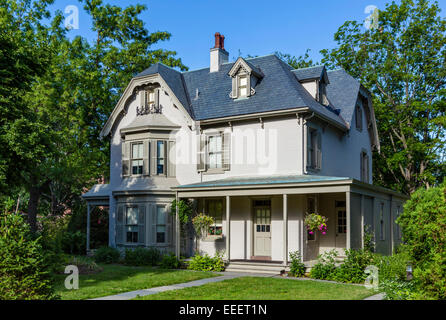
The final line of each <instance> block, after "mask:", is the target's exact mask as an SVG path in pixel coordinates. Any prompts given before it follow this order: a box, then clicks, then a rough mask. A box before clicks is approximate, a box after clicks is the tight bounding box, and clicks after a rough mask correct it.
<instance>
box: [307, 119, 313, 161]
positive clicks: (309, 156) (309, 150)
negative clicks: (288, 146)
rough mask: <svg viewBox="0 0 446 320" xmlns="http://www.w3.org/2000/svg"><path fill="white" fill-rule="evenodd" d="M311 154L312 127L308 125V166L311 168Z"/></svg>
mask: <svg viewBox="0 0 446 320" xmlns="http://www.w3.org/2000/svg"><path fill="white" fill-rule="evenodd" d="M311 156H312V154H311V133H310V128H308V127H307V168H311V166H312V159H311Z"/></svg>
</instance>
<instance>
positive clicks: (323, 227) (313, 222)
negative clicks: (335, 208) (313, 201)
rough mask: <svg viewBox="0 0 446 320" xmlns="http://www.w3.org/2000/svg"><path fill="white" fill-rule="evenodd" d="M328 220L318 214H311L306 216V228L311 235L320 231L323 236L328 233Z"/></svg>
mask: <svg viewBox="0 0 446 320" xmlns="http://www.w3.org/2000/svg"><path fill="white" fill-rule="evenodd" d="M327 220H328V219H327V218H326V217H324V216H322V215H320V214H317V213H309V214H307V215H306V216H305V220H304V223H305V226H306V227H307V230H308V233H309V234H314V233H315V232H316V231H320V232H321V233H322V234H326V233H327Z"/></svg>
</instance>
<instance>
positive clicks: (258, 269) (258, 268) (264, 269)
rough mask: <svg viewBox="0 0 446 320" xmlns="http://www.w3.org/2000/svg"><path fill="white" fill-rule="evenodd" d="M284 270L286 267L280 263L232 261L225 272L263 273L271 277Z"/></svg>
mask: <svg viewBox="0 0 446 320" xmlns="http://www.w3.org/2000/svg"><path fill="white" fill-rule="evenodd" d="M287 269H288V268H287ZM284 270H285V266H283V265H282V264H280V263H271V262H254V261H246V262H245V261H240V262H239V261H231V262H230V263H229V265H228V266H227V267H226V269H225V271H229V272H246V273H263V274H271V275H278V274H280V273H281V272H283V271H284Z"/></svg>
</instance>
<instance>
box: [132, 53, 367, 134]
mask: <svg viewBox="0 0 446 320" xmlns="http://www.w3.org/2000/svg"><path fill="white" fill-rule="evenodd" d="M245 61H246V62H247V63H248V64H249V65H250V67H251V66H252V67H253V68H255V69H256V71H260V72H261V73H262V74H263V78H262V79H261V80H260V81H259V82H258V83H257V84H256V86H255V88H254V89H255V91H256V93H255V94H254V95H253V96H251V97H249V98H245V99H235V100H234V99H232V98H230V97H229V94H230V92H231V90H232V81H231V78H230V76H229V75H228V72H229V70H230V69H231V68H232V66H233V64H234V62H228V63H224V64H223V65H222V66H221V68H220V71H218V72H212V73H211V72H209V68H204V69H199V70H194V71H187V72H179V71H177V70H174V69H172V68H170V67H167V66H165V65H163V64H160V63H157V64H154V65H152V66H151V67H150V68H148V69H146V70H144V71H143V72H141V73H139V74H138V75H136V77H142V76H146V75H151V74H156V73H159V74H160V75H161V77H162V78H163V79H164V80H165V81H166V82H167V84H168V85H169V86H170V88H171V89H172V91H173V92H174V94H175V95H176V96H177V98H178V100H179V101H180V102H181V103H182V104H183V106H184V107H185V108H186V110H187V111H188V112H189V114H190V116H191V117H192V119H194V120H207V119H214V118H221V117H229V116H238V115H247V114H252V113H260V112H268V111H279V110H286V109H299V108H304V107H308V108H309V109H310V110H311V111H313V112H316V113H318V114H320V115H323V116H324V117H326V118H328V119H330V120H332V121H334V122H336V123H338V124H339V125H340V126H342V127H348V124H347V123H346V121H345V120H347V122H350V119H351V115H352V114H353V110H354V103H353V104H352V103H351V100H352V99H353V98H352V97H357V94H358V90H359V82H358V81H356V80H355V79H354V78H352V77H350V76H348V74H346V72H345V71H343V72H344V73H345V75H344V74H341V73H339V72H338V70H336V71H332V72H328V73H327V74H328V76H329V82H330V84H329V85H328V86H327V97H328V100H329V101H330V106H328V107H327V106H324V105H322V104H320V103H319V102H317V101H316V100H315V99H314V98H313V97H312V96H311V95H310V94H309V93H308V92H307V91H306V90H305V89H304V88H303V86H302V85H301V84H300V83H299V81H298V79H299V80H301V79H309V78H310V77H313V78H314V77H317V76H316V75H319V77H320V76H321V75H322V72H323V70H324V69H325V67H324V66H317V67H312V68H305V69H298V70H293V69H292V68H291V67H290V66H289V65H288V64H286V63H285V62H283V61H282V60H281V59H280V58H278V57H277V56H276V55H267V56H263V57H256V58H249V59H245ZM330 75H331V76H330ZM197 89H198V97H197ZM355 102H356V100H355ZM335 109H341V113H340V115H339V114H338V113H337V112H335ZM350 109H351V110H350ZM344 116H346V117H344ZM344 119H345V120H344Z"/></svg>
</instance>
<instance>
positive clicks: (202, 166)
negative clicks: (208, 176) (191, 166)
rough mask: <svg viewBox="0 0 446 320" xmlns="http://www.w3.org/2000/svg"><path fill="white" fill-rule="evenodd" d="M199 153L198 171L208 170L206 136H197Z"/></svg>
mask: <svg viewBox="0 0 446 320" xmlns="http://www.w3.org/2000/svg"><path fill="white" fill-rule="evenodd" d="M197 139H198V143H197V145H198V152H197V171H205V170H206V135H204V134H199V135H197Z"/></svg>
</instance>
